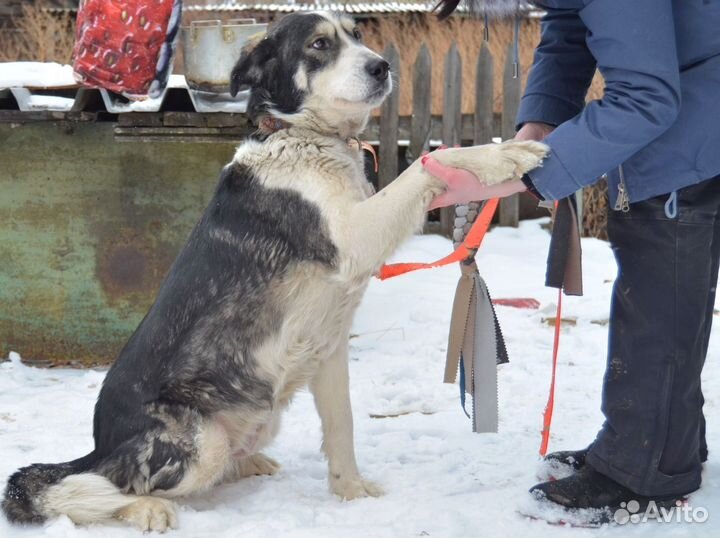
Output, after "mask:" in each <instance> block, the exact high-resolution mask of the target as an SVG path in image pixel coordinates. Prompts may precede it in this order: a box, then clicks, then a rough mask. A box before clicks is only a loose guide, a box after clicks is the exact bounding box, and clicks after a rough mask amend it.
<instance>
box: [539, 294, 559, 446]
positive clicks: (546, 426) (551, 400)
mask: <svg viewBox="0 0 720 538" xmlns="http://www.w3.org/2000/svg"><path fill="white" fill-rule="evenodd" d="M561 324H562V288H560V289H558V304H557V311H556V312H555V338H554V340H553V358H552V373H551V374H550V392H549V394H548V400H547V404H546V405H545V411H544V412H543V429H542V439H541V441H540V455H541V456H543V457H544V456H545V454H547V450H548V444H549V443H550V426H551V424H552V417H553V409H554V407H555V376H556V373H557V359H558V350H559V348H560V325H561Z"/></svg>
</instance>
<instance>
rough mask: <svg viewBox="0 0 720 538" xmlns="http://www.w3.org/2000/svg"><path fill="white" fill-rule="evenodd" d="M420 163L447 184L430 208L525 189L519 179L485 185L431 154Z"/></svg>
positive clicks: (468, 173) (487, 198)
mask: <svg viewBox="0 0 720 538" xmlns="http://www.w3.org/2000/svg"><path fill="white" fill-rule="evenodd" d="M422 165H423V167H424V168H425V170H427V171H428V172H429V173H430V174H432V175H433V176H435V177H436V178H439V179H441V180H442V181H443V182H444V183H445V184H446V185H447V190H446V191H445V192H444V193H442V194H439V195H437V196H436V197H435V198H434V199H433V201H432V202H431V203H430V208H429V209H430V210H432V209H437V208H439V207H446V206H450V205H455V204H466V203H468V201H473V202H477V201H480V200H489V199H490V198H504V197H505V196H510V195H511V194H515V193H518V192H523V191H525V190H526V187H525V184H524V183H523V182H522V180H520V179H514V180H512V181H506V182H504V183H497V184H495V185H486V184H485V183H483V182H481V181H480V180H479V179H478V177H477V176H476V175H475V174H473V173H472V172H468V171H467V170H463V169H462V168H452V167H449V166H445V165H444V164H442V163H441V162H440V161H438V160H436V159H433V157H432V155H431V154H428V155H425V156H424V157H423V158H422Z"/></svg>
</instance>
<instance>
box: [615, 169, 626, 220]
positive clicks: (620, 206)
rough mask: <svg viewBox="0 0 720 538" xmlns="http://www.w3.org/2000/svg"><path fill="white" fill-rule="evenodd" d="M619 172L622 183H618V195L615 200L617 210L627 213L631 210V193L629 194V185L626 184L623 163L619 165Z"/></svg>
mask: <svg viewBox="0 0 720 538" xmlns="http://www.w3.org/2000/svg"><path fill="white" fill-rule="evenodd" d="M618 174H619V175H620V183H619V184H618V197H617V200H616V201H615V211H622V212H623V213H627V212H628V211H630V195H628V192H627V187H626V186H625V173H624V172H623V167H622V164H621V165H620V166H618Z"/></svg>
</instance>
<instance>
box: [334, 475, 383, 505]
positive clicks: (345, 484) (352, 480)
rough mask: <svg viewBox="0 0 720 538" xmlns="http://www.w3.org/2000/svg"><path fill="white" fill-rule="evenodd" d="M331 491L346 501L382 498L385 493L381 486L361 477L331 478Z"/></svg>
mask: <svg viewBox="0 0 720 538" xmlns="http://www.w3.org/2000/svg"><path fill="white" fill-rule="evenodd" d="M330 491H332V492H333V493H334V494H335V495H337V496H338V497H340V498H341V499H342V500H344V501H351V500H353V499H360V498H362V497H380V496H381V495H383V493H384V492H383V490H382V488H381V487H380V486H378V485H377V484H375V483H374V482H371V481H370V480H365V479H363V477H361V476H360V475H355V476H352V477H349V478H345V477H343V476H340V477H338V478H336V477H335V476H331V477H330Z"/></svg>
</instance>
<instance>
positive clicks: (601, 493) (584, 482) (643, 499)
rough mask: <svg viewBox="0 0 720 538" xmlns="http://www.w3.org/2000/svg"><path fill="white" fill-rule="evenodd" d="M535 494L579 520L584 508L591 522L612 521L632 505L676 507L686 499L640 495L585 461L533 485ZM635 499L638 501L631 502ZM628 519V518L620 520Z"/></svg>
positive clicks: (637, 507)
mask: <svg viewBox="0 0 720 538" xmlns="http://www.w3.org/2000/svg"><path fill="white" fill-rule="evenodd" d="M530 493H531V494H532V496H533V497H534V498H535V499H536V500H538V501H542V502H548V501H549V502H551V503H554V504H555V505H559V507H561V508H563V509H565V510H567V511H568V513H569V514H572V516H573V519H574V520H575V521H576V522H577V521H578V511H581V512H582V516H581V517H582V523H579V524H585V525H589V526H595V525H602V524H605V523H612V522H613V521H615V520H617V518H618V515H617V514H616V512H618V511H620V512H619V513H620V514H624V513H625V510H623V509H627V507H628V506H630V507H631V511H632V513H640V514H642V513H643V512H645V510H646V509H647V508H648V505H649V504H650V502H651V501H652V502H654V503H655V506H656V507H657V508H658V509H659V508H666V509H669V508H672V507H674V506H679V504H678V503H682V501H683V500H684V495H682V494H678V495H668V496H658V497H647V496H643V495H638V494H637V493H634V492H633V491H631V490H629V489H628V488H626V487H625V486H622V485H620V484H618V483H617V482H615V481H614V480H612V479H611V478H609V477H607V476H605V475H603V474H601V473H599V472H597V471H596V470H595V469H593V468H592V467H591V466H590V465H588V464H585V465H583V466H582V467H580V468H579V469H578V470H577V471H576V472H575V473H573V474H572V475H571V476H569V477H567V478H562V479H560V480H553V481H550V482H543V483H541V484H537V485H536V486H533V487H532V488H531V489H530ZM632 501H634V503H637V504H629V505H628V503H631V502H632ZM617 522H619V523H624V521H619V520H618V521H617Z"/></svg>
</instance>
